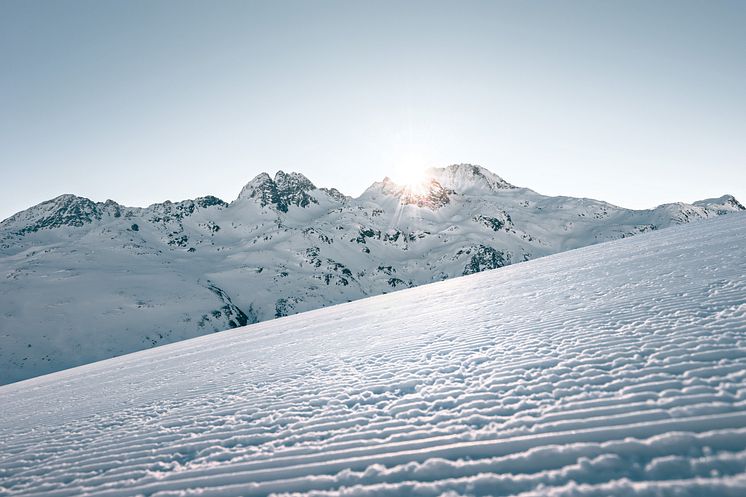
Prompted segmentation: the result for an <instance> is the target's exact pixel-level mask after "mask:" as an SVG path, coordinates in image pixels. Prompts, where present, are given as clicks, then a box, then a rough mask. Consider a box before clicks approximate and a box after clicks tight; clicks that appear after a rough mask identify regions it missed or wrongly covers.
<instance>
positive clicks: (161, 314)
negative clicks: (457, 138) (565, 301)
mask: <svg viewBox="0 0 746 497" xmlns="http://www.w3.org/2000/svg"><path fill="white" fill-rule="evenodd" d="M428 174H429V176H430V180H429V183H427V184H426V185H423V186H424V187H423V188H415V189H414V191H413V190H412V189H411V188H408V187H404V186H401V185H396V184H395V183H393V182H391V181H390V180H384V181H383V182H380V183H376V184H374V185H373V186H371V187H370V188H369V189H368V190H367V191H366V192H365V193H364V194H363V195H362V196H361V197H360V198H358V199H351V198H349V197H345V196H344V195H342V194H341V193H339V192H338V191H336V190H334V189H324V188H316V186H314V185H313V183H311V181H309V180H308V179H307V178H305V177H304V176H303V175H302V174H298V173H283V172H278V173H277V174H276V175H275V176H274V178H272V177H270V176H269V175H268V174H260V175H259V176H257V177H256V178H254V179H253V180H252V181H251V182H249V183H248V184H247V185H246V186H245V187H244V189H243V190H242V191H241V193H240V195H239V197H238V199H237V200H235V201H234V202H232V203H231V204H227V203H225V202H223V201H222V200H220V199H217V198H215V197H202V198H198V199H195V200H186V201H183V202H177V203H172V202H166V203H162V204H155V205H152V206H150V207H148V208H130V207H125V206H122V205H119V204H117V203H116V202H113V201H107V202H103V203H96V202H93V201H91V200H88V199H85V198H81V197H76V196H73V195H63V196H61V197H58V198H55V199H53V200H50V201H48V202H44V203H42V204H39V205H37V206H34V207H31V208H30V209H27V210H26V211H23V212H20V213H18V214H16V215H15V216H13V217H11V218H9V219H7V220H6V221H4V222H2V223H0V275H2V276H3V277H2V278H0V365H2V367H0V384H2V383H9V382H12V381H18V380H22V379H25V378H30V377H33V376H37V375H40V374H45V373H50V372H53V371H59V370H61V369H65V368H69V367H72V366H77V365H81V364H85V363H89V362H94V361H97V360H101V359H106V358H109V357H114V356H117V355H122V354H125V353H129V352H134V351H137V350H142V349H145V348H150V347H153V346H156V345H163V344H166V343H172V342H177V341H179V340H184V339H188V338H193V337H197V336H201V335H206V334H211V333H213V332H216V331H222V330H225V329H228V328H232V327H239V326H242V325H244V324H248V323H253V322H257V321H265V320H268V319H273V318H275V317H279V316H285V315H290V314H296V313H299V312H303V311H308V310H312V309H318V308H320V307H325V306H329V305H334V304H339V303H343V302H348V301H351V300H357V299H361V298H364V297H368V296H372V295H380V294H383V293H387V292H394V291H397V290H400V289H403V288H408V287H413V286H417V285H422V284H425V283H431V282H433V281H439V280H443V279H447V278H453V277H457V276H461V275H464V274H471V273H475V272H479V271H483V270H486V269H494V268H497V267H501V266H504V265H508V264H512V263H516V262H522V261H524V260H529V259H535V258H537V257H541V256H545V255H549V254H554V253H557V252H561V251H563V250H568V249H573V248H578V247H582V246H586V245H589V244H594V243H598V242H604V241H608V240H614V239H618V238H622V237H628V236H631V235H636V234H638V233H642V232H647V231H652V230H658V229H661V228H666V227H668V226H672V225H677V224H680V223H686V222H689V221H692V220H700V219H707V218H713V217H717V216H719V215H721V214H727V213H731V212H737V211H742V210H743V206H742V205H741V204H739V203H738V202H737V201H736V200H735V199H734V198H733V197H731V196H724V197H721V198H717V199H709V200H706V201H701V202H697V203H696V205H687V204H668V205H663V206H660V207H657V208H655V209H650V210H642V211H633V210H628V209H623V208H620V207H616V206H613V205H610V204H608V203H605V202H601V201H596V200H590V199H578V198H570V197H547V196H544V195H540V194H538V193H536V192H534V191H532V190H529V189H527V188H518V187H515V186H513V185H511V184H510V183H508V182H507V181H505V180H504V179H502V178H500V177H499V176H498V175H496V174H494V173H492V172H490V171H488V170H487V169H485V168H482V167H479V166H473V165H468V164H459V165H453V166H449V167H446V168H436V169H432V170H430V171H429V173H428Z"/></svg>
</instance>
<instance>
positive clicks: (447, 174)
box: [427, 164, 516, 194]
mask: <svg viewBox="0 0 746 497" xmlns="http://www.w3.org/2000/svg"><path fill="white" fill-rule="evenodd" d="M427 175H428V176H431V177H433V178H435V179H436V180H437V181H438V182H439V183H440V184H441V185H443V187H445V188H449V189H452V190H454V191H456V192H457V193H460V194H464V193H468V192H475V191H478V190H486V191H498V190H508V189H514V188H516V187H515V186H513V185H511V184H510V183H508V182H507V181H505V180H504V179H502V178H501V177H500V176H498V175H497V174H495V173H493V172H492V171H490V170H489V169H487V168H485V167H482V166H477V165H474V164H452V165H450V166H447V167H433V168H430V169H428V170H427Z"/></svg>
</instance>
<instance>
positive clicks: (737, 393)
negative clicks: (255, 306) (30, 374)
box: [0, 214, 746, 497]
mask: <svg viewBox="0 0 746 497" xmlns="http://www.w3.org/2000/svg"><path fill="white" fill-rule="evenodd" d="M0 406H1V407H0V418H1V419H0V495H24V496H31V495H38V496H42V495H43V496H46V497H54V496H81V495H97V496H111V497H113V496H134V495H143V496H158V497H165V496H177V495H178V496H182V495H199V496H204V497H207V496H255V495H256V496H258V495H261V496H263V495H268V494H282V495H286V494H290V495H319V496H323V495H376V496H379V495H386V496H389V495H390V496H400V495H417V496H430V495H433V496H439V495H445V496H455V495H500V496H502V495H520V496H523V497H528V496H608V495H622V496H628V495H641V496H653V495H655V496H658V495H664V496H677V497H679V496H734V497H735V496H744V495H746V215H742V214H734V215H731V216H724V217H721V218H717V219H712V220H708V221H702V222H699V223H693V224H688V225H682V226H678V227H673V228H670V229H666V230H662V231H656V232H652V233H647V234H643V235H640V236H636V237H633V238H627V239H624V240H619V241H614V242H608V243H604V244H600V245H594V246H590V247H586V248H582V249H578V250H574V251H570V252H564V253H561V254H557V255H553V256H548V257H544V258H540V259H536V260H532V261H529V262H527V263H524V264H518V265H514V266H507V267H503V268H501V269H496V270H492V271H487V272H483V273H478V274H474V275H471V276H465V277H461V278H456V279H452V280H448V281H444V282H439V283H434V284H430V285H425V286H421V287H417V288H413V289H409V290H404V291H401V292H397V293H393V294H388V295H382V296H377V297H372V298H368V299H365V300H360V301H356V302H352V303H349V304H342V305H338V306H334V307H328V308H325V309H319V310H315V311H310V312H306V313H302V314H297V315H294V316H289V317H285V318H281V319H277V320H273V321H267V322H263V323H260V324H256V325H251V326H249V327H245V328H237V329H234V330H231V331H228V332H224V333H219V334H215V335H208V336H204V337H199V338H196V339H192V340H187V341H183V342H179V343H175V344H171V345H166V346H162V347H158V348H155V349H150V350H147V351H142V352H137V353H134V354H130V355H126V356H121V357H118V358H114V359H109V360H106V361H102V362H98V363H94V364H90V365H86V366H81V367H78V368H75V369H71V370H67V371H62V372H58V373H54V374H51V375H48V376H43V377H39V378H34V379H31V380H27V381H23V382H19V383H15V384H11V385H6V386H3V387H0Z"/></svg>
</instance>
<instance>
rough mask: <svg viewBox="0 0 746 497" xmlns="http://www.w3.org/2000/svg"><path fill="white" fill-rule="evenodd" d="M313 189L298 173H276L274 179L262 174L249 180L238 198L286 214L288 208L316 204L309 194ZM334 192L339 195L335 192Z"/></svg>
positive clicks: (307, 180) (311, 184) (308, 181)
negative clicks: (252, 200) (249, 199)
mask: <svg viewBox="0 0 746 497" xmlns="http://www.w3.org/2000/svg"><path fill="white" fill-rule="evenodd" d="M315 189H316V187H315V186H314V184H313V183H311V181H310V180H309V179H308V178H306V177H305V176H303V175H302V174H300V173H285V172H283V171H278V172H277V174H275V178H274V179H272V178H271V177H270V176H269V175H268V174H266V173H262V174H260V175H259V176H257V177H256V178H254V179H253V180H251V182H249V184H248V185H246V186H245V187H244V189H243V190H242V191H241V194H240V195H239V198H253V199H257V200H259V202H260V205H261V206H262V207H266V206H274V207H275V208H277V210H279V211H280V212H287V211H288V208H289V207H290V206H297V207H307V206H309V205H310V204H317V203H318V200H316V198H314V197H313V196H311V195H310V194H309V192H310V191H311V190H315ZM334 192H336V193H337V194H338V193H339V192H337V191H336V190H334ZM340 195H341V194H340ZM343 197H344V196H343Z"/></svg>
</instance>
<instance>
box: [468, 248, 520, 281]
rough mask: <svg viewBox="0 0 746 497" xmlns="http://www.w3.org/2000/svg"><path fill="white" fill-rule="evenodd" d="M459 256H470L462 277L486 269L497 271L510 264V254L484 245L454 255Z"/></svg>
mask: <svg viewBox="0 0 746 497" xmlns="http://www.w3.org/2000/svg"><path fill="white" fill-rule="evenodd" d="M461 254H467V255H471V258H470V259H469V262H468V263H467V264H466V266H465V267H464V272H463V274H464V275H467V274H474V273H479V272H481V271H487V270H488V269H497V268H499V267H503V266H505V265H507V264H510V254H506V253H505V252H503V251H502V250H497V249H494V248H492V247H487V246H485V245H479V246H477V247H475V248H471V249H466V250H459V251H458V253H457V254H456V255H457V256H459V255H461Z"/></svg>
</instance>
